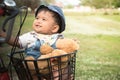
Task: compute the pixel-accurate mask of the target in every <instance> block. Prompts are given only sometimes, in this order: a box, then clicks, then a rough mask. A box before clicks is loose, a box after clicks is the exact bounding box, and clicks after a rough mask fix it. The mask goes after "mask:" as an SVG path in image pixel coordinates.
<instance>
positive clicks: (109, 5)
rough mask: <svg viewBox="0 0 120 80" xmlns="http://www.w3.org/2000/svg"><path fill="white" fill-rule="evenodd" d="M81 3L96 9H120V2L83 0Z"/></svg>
mask: <svg viewBox="0 0 120 80" xmlns="http://www.w3.org/2000/svg"><path fill="white" fill-rule="evenodd" d="M81 3H82V5H87V6H91V7H96V8H112V7H113V6H114V7H120V0H81Z"/></svg>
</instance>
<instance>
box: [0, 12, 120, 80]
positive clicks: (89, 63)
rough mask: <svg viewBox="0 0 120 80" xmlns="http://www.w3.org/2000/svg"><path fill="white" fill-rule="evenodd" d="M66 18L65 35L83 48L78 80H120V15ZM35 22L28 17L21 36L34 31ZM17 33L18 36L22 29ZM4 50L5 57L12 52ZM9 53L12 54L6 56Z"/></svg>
mask: <svg viewBox="0 0 120 80" xmlns="http://www.w3.org/2000/svg"><path fill="white" fill-rule="evenodd" d="M65 16H66V23H67V27H66V30H65V32H63V34H64V35H65V37H67V38H73V39H77V40H78V41H79V45H80V49H79V50H78V52H77V56H76V70H75V71H76V80H120V49H119V47H120V24H119V21H120V15H118V16H117V18H114V17H115V16H116V15H115V16H114V17H110V16H109V15H107V16H101V15H81V14H80V13H77V12H76V13H75V12H74V13H72V12H69V13H68V12H65ZM118 18H119V19H118ZM33 19H34V15H32V14H29V15H28V16H27V19H26V21H25V24H24V26H23V28H22V32H21V34H22V33H25V32H28V31H30V30H31V26H32V22H33ZM106 19H107V20H106ZM115 19H117V20H115ZM104 20H105V21H104ZM106 21H107V22H106ZM109 21H110V22H109ZM105 22H106V23H107V24H105ZM112 22H113V23H112ZM81 24H82V25H81ZM15 25H18V23H15ZM14 29H15V31H14V32H13V34H14V35H15V33H16V32H17V31H18V26H17V27H14ZM83 29H84V30H83ZM100 31H101V32H100ZM102 31H103V32H102ZM105 31H106V32H105ZM104 32H105V33H104ZM3 47H4V48H1V51H2V53H8V52H9V51H10V49H11V48H10V47H9V46H8V45H3ZM5 49H8V50H7V51H6V52H5ZM4 55H5V54H4Z"/></svg>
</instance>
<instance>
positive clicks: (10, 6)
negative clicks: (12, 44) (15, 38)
mask: <svg viewBox="0 0 120 80" xmlns="http://www.w3.org/2000/svg"><path fill="white" fill-rule="evenodd" d="M18 13H19V10H18V9H17V8H16V4H15V2H14V1H13V0H4V1H3V2H2V4H0V15H2V16H3V15H4V16H6V15H7V16H8V17H7V18H6V19H5V20H4V22H3V24H2V26H1V28H2V30H3V31H4V32H6V29H5V26H6V24H7V23H8V21H10V24H9V28H8V31H7V36H6V38H2V37H0V43H4V42H7V41H9V39H10V37H11V32H12V28H13V24H14V20H15V19H14V18H15V17H16V16H17V14H18Z"/></svg>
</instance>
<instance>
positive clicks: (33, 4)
mask: <svg viewBox="0 0 120 80" xmlns="http://www.w3.org/2000/svg"><path fill="white" fill-rule="evenodd" d="M14 1H15V2H16V4H17V6H18V7H21V6H27V7H30V8H31V10H32V12H34V11H35V9H36V8H37V7H38V6H39V5H40V0H14Z"/></svg>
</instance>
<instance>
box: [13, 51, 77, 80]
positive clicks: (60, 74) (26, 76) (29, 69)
mask: <svg viewBox="0 0 120 80" xmlns="http://www.w3.org/2000/svg"><path fill="white" fill-rule="evenodd" d="M63 58H64V59H65V60H64V61H63V60H62V59H63ZM75 63H76V51H75V52H74V53H70V54H65V55H62V56H57V57H51V58H45V59H38V60H25V57H24V53H22V52H15V54H14V56H12V64H13V66H14V68H15V70H16V73H17V75H18V78H19V80H74V79H75ZM42 66H45V67H42Z"/></svg>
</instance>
